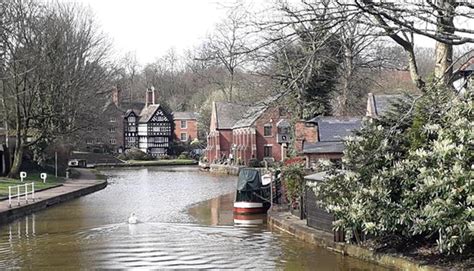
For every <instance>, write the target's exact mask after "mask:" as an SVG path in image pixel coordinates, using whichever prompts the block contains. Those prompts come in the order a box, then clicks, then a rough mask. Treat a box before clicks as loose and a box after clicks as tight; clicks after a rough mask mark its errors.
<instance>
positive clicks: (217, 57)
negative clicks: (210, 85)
mask: <svg viewBox="0 0 474 271" xmlns="http://www.w3.org/2000/svg"><path fill="white" fill-rule="evenodd" d="M247 16H248V14H247V12H246V11H245V9H244V8H243V6H242V3H239V4H238V5H236V6H233V7H231V8H230V9H229V11H228V14H227V16H226V18H225V19H224V20H223V21H222V22H221V23H219V24H218V25H217V26H216V28H215V30H214V32H213V33H212V34H211V35H209V37H208V38H207V41H206V42H205V43H204V44H203V45H202V46H201V48H200V50H199V53H198V56H197V57H196V59H198V60H201V61H205V62H207V63H208V64H207V66H208V68H211V67H214V69H216V70H219V69H220V67H223V68H224V70H225V71H226V73H227V76H225V77H224V78H226V80H222V77H221V78H220V80H215V83H217V84H219V85H220V87H221V91H222V92H223V93H224V95H226V97H227V100H228V101H233V100H234V91H235V87H236V75H237V73H238V71H239V69H243V68H244V66H245V64H246V63H247V62H248V61H249V59H248V54H247V52H248V42H249V37H250V33H249V32H248V30H247V26H246V19H247Z"/></svg>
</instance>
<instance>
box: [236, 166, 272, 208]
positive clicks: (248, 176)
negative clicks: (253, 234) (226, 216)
mask: <svg viewBox="0 0 474 271" xmlns="http://www.w3.org/2000/svg"><path fill="white" fill-rule="evenodd" d="M235 194H236V195H235V202H234V214H266V213H267V211H268V209H269V208H270V206H271V175H270V174H266V175H263V178H262V174H261V172H260V170H258V169H255V168H241V169H240V171H239V180H238V182H237V191H236V193H235Z"/></svg>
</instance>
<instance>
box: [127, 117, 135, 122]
mask: <svg viewBox="0 0 474 271" xmlns="http://www.w3.org/2000/svg"><path fill="white" fill-rule="evenodd" d="M136 120H137V119H136V118H135V116H130V117H128V122H135V121H136Z"/></svg>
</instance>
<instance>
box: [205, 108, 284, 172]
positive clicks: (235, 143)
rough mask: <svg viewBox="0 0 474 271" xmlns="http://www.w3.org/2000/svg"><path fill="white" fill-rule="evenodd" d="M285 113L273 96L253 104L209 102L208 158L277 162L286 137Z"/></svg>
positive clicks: (282, 151)
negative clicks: (210, 108)
mask: <svg viewBox="0 0 474 271" xmlns="http://www.w3.org/2000/svg"><path fill="white" fill-rule="evenodd" d="M288 119H289V116H288V112H287V110H285V108H283V107H281V106H279V105H278V102H277V99H273V100H271V101H266V103H265V102H264V103H262V104H260V105H256V106H245V105H238V104H232V103H213V109H212V114H211V127H210V133H209V135H208V148H207V157H208V160H209V161H210V162H211V163H212V162H216V161H217V160H221V161H222V160H225V158H229V155H230V156H231V157H232V158H233V160H234V162H235V163H240V164H244V165H247V164H248V163H249V161H250V159H252V158H255V159H257V160H259V161H262V160H270V161H281V160H283V159H284V158H285V157H286V148H287V144H288V142H289V140H290V125H289V122H288Z"/></svg>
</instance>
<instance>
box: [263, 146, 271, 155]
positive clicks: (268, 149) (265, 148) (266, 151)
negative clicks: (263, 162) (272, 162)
mask: <svg viewBox="0 0 474 271" xmlns="http://www.w3.org/2000/svg"><path fill="white" fill-rule="evenodd" d="M263 157H272V146H263Z"/></svg>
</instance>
